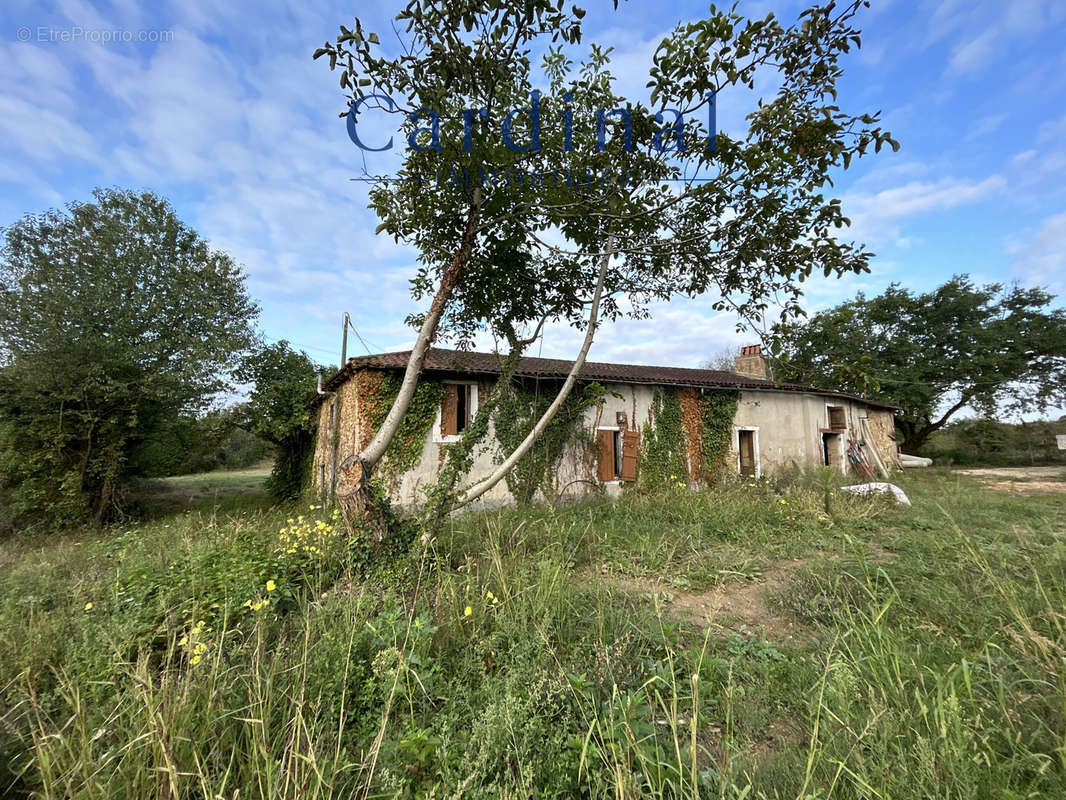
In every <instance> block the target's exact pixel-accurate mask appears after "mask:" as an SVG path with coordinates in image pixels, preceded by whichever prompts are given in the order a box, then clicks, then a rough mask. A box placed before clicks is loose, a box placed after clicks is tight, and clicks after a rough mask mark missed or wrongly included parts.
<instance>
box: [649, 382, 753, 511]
mask: <svg viewBox="0 0 1066 800" xmlns="http://www.w3.org/2000/svg"><path fill="white" fill-rule="evenodd" d="M739 401H740V393H739V392H737V391H735V390H729V389H722V390H719V389H713V390H709V391H705V392H703V394H701V395H700V397H699V408H700V451H701V455H702V457H703V468H702V471H701V475H700V480H701V481H702V482H703V483H705V484H707V485H709V486H714V485H715V484H717V482H718V477H719V474H720V473H721V467H722V463H723V459H724V458H725V456H726V454H727V453H728V451H729V445H730V443H731V441H732V433H733V419H734V417H735V416H736V413H737V405H738V403H739ZM641 443H642V447H641V453H640V466H639V469H638V485H639V486H640V488H641V489H644V490H648V491H655V490H657V489H662V488H663V487H666V486H672V485H676V484H677V483H678V482H679V481H683V482H685V483H687V482H688V476H689V473H688V467H687V466H686V464H687V460H688V446H687V442H686V437H685V429H684V425H683V424H682V409H681V400H680V391H679V390H678V389H676V388H663V389H656V390H655V396H654V398H653V399H652V408H651V420H649V421H648V422H646V423H645V424H644V432H643V436H642V437H641Z"/></svg>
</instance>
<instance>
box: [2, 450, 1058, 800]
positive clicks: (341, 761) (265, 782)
mask: <svg viewBox="0 0 1066 800" xmlns="http://www.w3.org/2000/svg"><path fill="white" fill-rule="evenodd" d="M899 480H900V481H901V482H902V485H903V486H904V488H905V489H906V490H907V491H908V493H909V494H910V495H911V498H912V500H913V501H914V507H913V508H912V509H901V508H896V507H892V506H890V505H889V504H888V503H887V502H886V501H884V500H880V499H876V498H875V499H860V498H855V497H851V496H848V495H845V494H840V493H838V492H836V490H835V488H834V487H835V483H834V482H833V481H832V480H825V481H823V480H821V479H820V478H819V477H818V476H794V477H793V478H791V479H789V480H780V481H740V482H738V483H737V484H735V485H730V486H725V487H722V488H721V489H719V490H717V491H715V492H712V493H695V494H694V493H690V492H688V491H687V490H678V491H676V492H672V493H664V494H656V495H650V496H641V495H632V496H627V497H625V498H623V499H621V500H618V501H614V502H611V501H606V500H596V501H586V502H578V503H572V504H568V505H562V506H558V507H554V508H553V507H541V508H533V509H524V510H515V509H512V510H498V511H493V512H477V513H472V514H469V515H467V516H464V517H462V518H460V519H457V520H455V521H454V522H453V523H452V524H451V526H450V527H449V528H448V530H447V531H446V532H445V533H444V534H443V535H442V536H441V537H440V538H439V539H438V540H436V541H434V542H432V543H430V544H429V545H428V546H427V547H426V548H424V549H420V550H418V551H417V552H415V553H414V554H412V555H411V556H410V557H407V558H403V559H400V560H398V561H393V562H391V563H388V564H382V565H380V566H379V567H378V568H377V569H376V570H375V571H374V572H373V573H372V574H371V576H370V577H363V576H362V575H361V574H359V573H356V572H354V571H353V570H351V569H346V568H345V567H344V565H345V564H346V563H349V557H348V556H347V555H346V552H347V551H346V549H345V547H344V546H343V542H342V541H338V540H339V537H331V536H323V537H322V538H314V536H315V534H312V533H307V531H313V530H315V529H317V528H316V526H315V524H314V523H315V521H316V520H317V519H321V520H322V522H323V526H324V528H330V526H331V525H332V521H331V519H330V517H329V516H328V513H327V512H325V511H323V510H321V509H308V508H306V507H303V508H302V509H301V510H294V509H275V510H263V509H259V510H242V511H239V512H233V513H227V512H226V511H225V510H223V509H222V508H219V507H218V504H216V505H215V506H213V507H212V510H210V511H206V510H201V511H194V512H186V513H184V514H180V515H174V516H170V517H167V518H165V519H159V520H155V521H151V522H147V523H145V524H143V525H138V526H128V527H124V528H116V529H112V530H108V531H105V532H102V533H96V534H92V535H85V536H82V537H66V538H61V539H60V538H51V539H48V540H43V541H39V542H26V541H9V542H6V543H4V544H2V545H0V652H2V654H3V656H2V660H0V690H2V697H0V703H2V707H0V714H2V717H0V725H2V727H0V763H3V762H4V761H5V760H6V761H7V762H8V764H9V766H8V773H7V774H6V775H4V776H3V777H2V780H3V781H4V784H3V786H4V787H5V788H7V789H8V790H9V791H10V792H12V793H15V794H19V793H22V794H35V795H39V796H42V797H65V796H70V797H75V796H76V797H147V796H170V797H212V798H214V797H234V796H237V795H238V794H239V796H241V797H267V796H269V797H312V798H314V797H338V798H348V797H458V796H462V797H493V798H496V797H515V798H517V797H522V798H528V797H537V798H547V797H602V796H606V795H613V796H615V797H636V796H646V795H647V796H654V797H686V798H689V797H697V796H699V797H760V796H765V797H797V798H798V797H842V798H851V797H855V798H859V797H862V798H873V797H893V798H895V797H914V798H919V797H921V798H924V797H930V796H938V797H940V796H942V797H960V798H961V797H985V796H987V797H1025V796H1052V795H1056V794H1061V793H1062V789H1063V786H1064V785H1066V728H1064V714H1066V667H1064V664H1066V632H1064V617H1063V609H1064V608H1066V538H1064V531H1066V507H1064V504H1063V503H1062V500H1061V497H1057V496H1051V495H1047V496H1044V495H1035V496H1030V497H1020V496H1015V495H1013V494H1010V493H997V492H994V491H993V490H990V489H986V488H983V487H981V486H979V485H978V484H976V483H975V482H972V481H969V480H966V479H963V478H960V477H958V476H956V475H952V474H951V473H949V472H943V471H937V470H933V471H926V472H922V473H920V474H907V475H902V476H900V478H899ZM782 501H783V502H782ZM300 514H303V515H304V516H305V519H304V520H298V515H300ZM289 520H293V522H292V523H290V522H289ZM281 529H285V530H286V531H288V533H287V534H286V535H285V537H283V538H282V537H279V533H278V531H279V530H281ZM294 529H298V532H297V533H292V531H293V530H294ZM293 541H297V542H298V543H299V542H302V543H304V545H306V543H307V542H310V541H315V542H324V544H323V547H322V552H320V553H314V552H306V550H301V551H299V552H296V553H291V552H289V551H290V550H291V549H295V548H293V547H291V546H290V545H291V543H292V542H293ZM301 546H303V545H301ZM784 559H788V560H789V563H790V564H793V565H796V564H799V565H800V566H799V568H797V569H795V570H793V572H792V573H791V574H792V575H793V578H792V581H791V582H790V583H789V584H788V585H787V586H785V587H784V588H783V589H782V590H780V591H779V592H778V593H777V595H776V596H775V597H774V598H773V600H774V602H775V606H774V607H775V609H776V610H779V611H780V613H782V614H787V615H788V616H789V618H790V619H792V620H794V621H795V622H796V623H797V624H800V625H802V628H803V630H804V631H809V633H810V636H809V637H800V638H798V639H793V640H790V641H788V642H783V641H768V640H766V639H764V638H763V637H762V636H760V635H754V634H749V633H747V632H736V631H730V630H728V629H727V628H726V627H724V626H718V625H710V626H708V625H707V624H706V622H705V620H701V619H696V618H692V617H686V616H685V615H683V614H681V613H679V611H678V610H677V609H675V607H674V606H673V605H672V604H670V603H664V602H663V598H662V597H661V596H660V595H657V594H640V593H634V592H630V591H626V590H624V589H623V588H620V587H621V584H622V582H623V581H624V579H626V578H640V579H655V580H656V581H660V582H663V583H665V584H668V585H671V586H675V587H678V591H702V590H707V589H713V588H715V587H721V589H722V591H724V592H728V591H730V588H731V587H732V586H733V585H734V584H736V582H738V581H750V580H758V578H759V576H760V575H761V574H763V573H764V572H765V571H766V570H768V569H772V568H774V566H775V565H776V564H778V563H780V562H781V561H782V560H784ZM794 559H800V561H799V562H796V561H794ZM353 563H354V562H353ZM268 582H270V583H269V584H268ZM271 586H272V588H268V587H271ZM264 601H266V602H264ZM88 603H92V606H91V607H89V608H86V604H88ZM197 656H199V658H197Z"/></svg>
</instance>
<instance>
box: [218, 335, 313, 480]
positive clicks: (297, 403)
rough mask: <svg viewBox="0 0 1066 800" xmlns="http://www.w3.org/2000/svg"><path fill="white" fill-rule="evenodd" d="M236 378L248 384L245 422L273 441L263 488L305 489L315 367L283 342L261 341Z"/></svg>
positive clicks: (299, 352) (305, 356)
mask: <svg viewBox="0 0 1066 800" xmlns="http://www.w3.org/2000/svg"><path fill="white" fill-rule="evenodd" d="M238 376H239V377H240V379H241V380H242V381H244V382H246V383H250V384H252V389H251V391H250V393H249V397H248V402H247V403H245V404H244V405H243V406H242V407H241V409H240V411H241V415H242V417H243V420H244V422H243V425H244V427H245V428H246V429H247V430H248V431H250V432H251V433H253V434H255V435H256V436H258V437H260V438H261V439H266V440H267V441H268V442H271V443H272V444H274V445H275V449H276V453H275V458H274V469H273V472H272V473H271V476H270V480H269V481H268V482H267V490H268V491H269V492H270V494H271V495H272V496H273V497H275V498H276V499H278V500H287V499H291V498H293V497H296V496H297V495H298V494H299V493H300V492H301V490H302V489H303V488H304V484H305V481H306V479H307V477H308V469H309V466H310V463H311V462H310V459H311V455H312V452H313V450H314V433H315V423H314V421H313V420H312V417H311V414H310V413H308V408H307V398H308V396H309V395H311V394H312V393H313V392H314V391H315V382H316V379H317V377H318V366H317V365H316V364H315V362H314V361H312V360H311V359H310V357H309V356H308V355H307V354H306V353H305V352H303V351H302V350H294V349H293V348H292V346H291V345H290V344H289V343H288V342H287V341H284V340H282V341H279V342H276V343H274V344H266V345H260V346H258V347H256V348H254V349H253V350H252V352H250V353H249V354H248V355H247V356H246V357H245V359H244V361H243V362H242V364H241V368H240V370H239V372H238Z"/></svg>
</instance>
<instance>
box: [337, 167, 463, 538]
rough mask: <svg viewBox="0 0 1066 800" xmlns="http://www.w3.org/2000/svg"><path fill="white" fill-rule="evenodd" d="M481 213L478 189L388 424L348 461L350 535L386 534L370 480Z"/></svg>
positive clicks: (345, 506)
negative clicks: (358, 529) (365, 527)
mask: <svg viewBox="0 0 1066 800" xmlns="http://www.w3.org/2000/svg"><path fill="white" fill-rule="evenodd" d="M480 212H481V189H480V188H478V187H475V188H474V193H473V198H472V200H471V203H470V211H469V213H468V215H467V219H466V227H465V228H464V230H463V236H462V239H461V240H460V242H459V249H458V251H457V252H456V254H455V257H454V258H453V259H452V263H451V264H449V265H448V268H447V269H446V270H444V274H443V275H442V276H441V281H440V286H439V287H438V288H437V293H436V294H435V295H434V296H433V302H432V303H431V304H430V307H429V311H428V312H427V313H426V317H425V319H424V320H423V321H422V327H421V329H419V331H418V338H417V339H416V340H415V344H414V347H412V348H411V355H410V356H409V357H408V359H407V369H406V370H405V371H404V375H403V382H402V383H401V384H400V391H399V393H398V394H397V395H396V399H395V400H393V402H392V408H390V409H389V413H388V414H387V415H386V417H385V421H384V422H383V423H382V424H381V427H380V428H379V429H378V430H377V432H376V433H375V434H374V438H373V439H371V440H370V443H369V444H368V445H367V446H366V447H365V448H363V450H362V452H360V453H359V455H357V456H356V457H355V458H354V459H345V461H346V463H347V464H348V465H349V467H350V474H349V475H348V476H346V477H347V480H348V482H349V485H350V486H351V488H350V489H349V490H347V491H345V492H341V491H339V490H338V492H337V499H338V500H339V501H340V506H341V512H342V513H343V514H344V519H345V523H346V524H347V527H348V530H349V531H350V530H352V528H353V526H355V525H357V524H359V523H360V522H362V523H365V524H369V525H370V526H371V528H372V529H373V531H374V533H375V535H376V538H377V539H378V540H379V541H380V540H381V539H382V538H384V535H385V533H386V531H385V524H386V521H385V509H384V507H383V503H382V498H374V497H373V496H372V495H373V493H372V491H371V486H370V479H371V478H372V477H373V475H374V469H375V467H377V464H378V462H379V461H381V458H382V456H384V455H385V451H386V450H387V449H388V447H389V445H390V444H391V443H392V440H393V437H394V436H395V435H396V431H397V430H398V429H399V427H400V422H401V421H402V420H403V416H404V414H406V413H407V409H408V408H409V407H410V405H411V399H412V398H413V397H414V394H415V390H416V389H417V388H418V379H419V376H420V375H421V374H422V365H423V364H424V363H425V360H426V351H428V350H429V348H430V345H432V344H433V340H434V339H435V338H436V336H437V328H438V326H439V325H440V320H441V317H443V316H444V310H445V308H446V307H447V305H448V300H449V299H450V298H451V294H452V290H453V289H455V286H456V285H457V284H458V283H459V279H460V278H461V277H462V274H463V270H464V269H465V267H466V264H467V262H468V261H469V260H470V254H471V253H472V252H473V249H474V236H475V234H476V232H477V226H478V219H479V217H480ZM341 367H342V368H343V367H344V365H343V364H342V365H341ZM343 466H344V465H342V468H343Z"/></svg>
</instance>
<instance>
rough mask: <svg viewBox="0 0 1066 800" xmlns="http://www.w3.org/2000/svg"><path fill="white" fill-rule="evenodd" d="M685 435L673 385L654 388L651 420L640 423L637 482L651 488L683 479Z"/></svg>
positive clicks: (677, 398)
mask: <svg viewBox="0 0 1066 800" xmlns="http://www.w3.org/2000/svg"><path fill="white" fill-rule="evenodd" d="M685 455H686V453H685V437H684V432H683V431H682V428H681V401H680V399H679V395H678V390H677V389H675V388H664V389H656V390H655V395H654V397H653V398H652V403H651V419H650V420H649V421H648V422H646V423H644V433H643V435H642V436H641V453H640V466H639V468H638V470H637V483H638V485H639V486H640V488H641V489H645V490H648V491H655V490H657V489H662V488H663V487H665V486H668V485H671V484H676V483H677V482H678V481H679V480H682V481H685V480H687V478H686V476H687V474H688V471H687V469H686V467H685Z"/></svg>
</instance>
